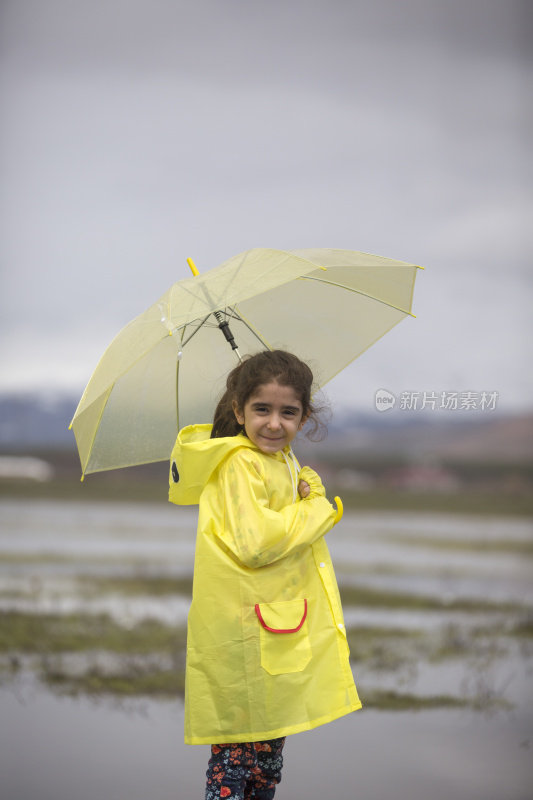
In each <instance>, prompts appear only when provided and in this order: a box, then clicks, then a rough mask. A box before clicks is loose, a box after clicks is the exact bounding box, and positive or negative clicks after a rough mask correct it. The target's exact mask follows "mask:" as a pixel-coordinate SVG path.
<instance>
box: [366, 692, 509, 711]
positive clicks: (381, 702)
mask: <svg viewBox="0 0 533 800" xmlns="http://www.w3.org/2000/svg"><path fill="white" fill-rule="evenodd" d="M362 702H363V707H364V708H373V709H376V710H378V711H428V710H431V709H446V708H469V709H472V710H474V711H492V710H495V709H498V708H503V709H509V708H512V704H511V703H509V702H508V701H507V700H505V699H504V698H502V697H494V696H480V697H458V696H455V695H448V694H437V695H417V694H404V693H401V692H395V691H392V690H383V691H382V690H380V689H375V690H370V691H368V692H365V693H364V696H363V698H362Z"/></svg>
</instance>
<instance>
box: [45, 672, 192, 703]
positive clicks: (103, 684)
mask: <svg viewBox="0 0 533 800" xmlns="http://www.w3.org/2000/svg"><path fill="white" fill-rule="evenodd" d="M41 678H42V680H43V681H44V682H45V683H46V684H47V685H48V686H50V687H51V688H54V689H57V690H59V691H61V692H65V693H67V694H71V695H77V694H90V695H102V694H107V695H109V694H111V695H114V696H118V697H139V696H147V697H165V698H177V697H182V696H183V693H184V690H185V671H184V670H183V669H167V670H151V671H150V672H142V671H140V670H139V669H138V668H137V669H134V670H131V671H124V672H121V673H115V674H108V673H106V672H104V671H103V670H101V669H98V668H92V669H90V670H87V672H85V673H84V674H82V675H71V674H69V673H68V672H66V671H64V670H62V669H60V668H59V669H58V668H46V667H44V668H43V670H42V673H41Z"/></svg>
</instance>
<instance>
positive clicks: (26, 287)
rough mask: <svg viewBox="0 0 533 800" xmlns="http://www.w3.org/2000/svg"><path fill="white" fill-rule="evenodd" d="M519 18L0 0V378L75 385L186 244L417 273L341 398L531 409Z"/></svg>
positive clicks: (211, 256) (513, 14) (499, 10)
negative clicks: (402, 311)
mask: <svg viewBox="0 0 533 800" xmlns="http://www.w3.org/2000/svg"><path fill="white" fill-rule="evenodd" d="M530 15H531V11H529V12H528V4H527V3H526V2H524V3H521V2H515V0H500V1H499V2H498V1H496V0H461V1H459V0H448V2H446V1H445V0H439V2H434V0H420V2H409V1H405V0H404V2H397V1H396V0H390V2H383V1H381V2H380V0H374V2H371V3H370V2H366V1H365V2H359V1H358V0H309V1H308V2H303V1H300V0H298V1H297V2H293V1H292V0H284V1H283V2H282V1H281V0H280V1H279V2H278V0H269V2H263V0H260V1H259V2H252V1H251V0H196V2H187V3H185V2H181V0H94V1H93V2H90V3H89V2H85V1H83V2H82V0H46V2H42V0H3V3H2V5H1V19H0V29H1V37H2V41H1V73H2V75H1V94H0V103H1V107H0V115H1V118H2V123H1V126H2V127H1V157H2V165H1V168H2V188H1V231H0V234H1V235H0V257H1V300H0V313H1V342H2V345H1V347H2V352H1V374H0V390H5V389H25V388H38V387H43V388H47V389H55V388H66V389H69V390H72V391H74V392H75V393H81V391H82V390H83V387H84V385H85V383H86V382H87V380H88V378H89V377H90V374H91V372H92V369H93V368H94V366H95V365H96V362H97V360H98V358H99V356H100V355H101V353H102V351H103V349H104V348H105V346H106V344H107V343H108V342H109V340H110V339H111V338H112V337H113V336H114V335H115V333H116V332H117V331H118V330H119V329H120V328H121V327H122V326H123V325H124V324H125V323H126V322H127V321H128V320H129V319H131V318H132V317H134V316H136V315H137V314H138V313H140V312H141V311H142V310H144V308H145V307H146V306H148V305H150V304H151V303H152V302H153V301H155V300H156V299H157V298H158V297H159V295H161V294H162V293H163V292H164V291H165V290H166V289H167V288H168V286H169V285H170V284H171V283H173V282H174V281H175V280H179V279H180V278H182V277H186V276H187V275H188V267H187V264H186V261H185V259H186V258H187V256H191V257H192V258H193V259H194V260H195V261H196V263H197V265H198V267H199V268H200V270H201V271H206V270H207V269H210V268H211V267H213V266H216V265H217V264H219V263H221V262H222V261H225V260H226V259H227V258H229V257H230V256H232V255H234V254H236V253H239V252H241V251H243V250H246V249H248V248H251V247H262V246H264V247H274V248H280V249H292V248H303V247H337V248H347V249H353V250H362V251H364V252H370V253H378V254H380V255H385V256H388V257H391V258H398V259H401V260H404V261H410V262H412V263H416V264H421V265H424V266H425V267H426V270H425V271H424V272H419V274H418V278H417V286H416V290H415V302H414V311H415V313H416V315H417V319H406V320H405V321H403V322H402V323H401V325H399V326H398V327H397V328H395V329H394V330H393V331H392V332H391V333H389V334H388V335H387V336H386V337H385V338H384V339H383V340H382V341H380V342H379V343H378V344H376V345H375V346H374V347H373V348H372V349H371V350H369V351H368V352H367V353H366V354H365V355H364V356H362V357H361V358H360V359H359V360H358V361H357V362H355V363H354V364H353V365H352V366H351V367H350V368H349V369H348V370H346V371H345V373H343V374H342V375H341V376H340V377H339V378H337V379H336V380H335V381H333V382H332V384H330V388H329V395H330V398H331V399H332V400H333V401H334V402H335V403H338V404H339V405H346V406H350V407H354V408H362V409H365V408H367V409H368V408H370V407H371V405H372V401H373V394H374V392H375V391H376V390H377V389H379V388H386V389H388V390H390V391H392V392H395V393H399V392H401V391H420V392H423V391H427V392H430V391H463V390H465V391H466V390H470V391H474V392H481V391H497V392H498V393H499V401H498V402H499V408H500V409H501V410H504V411H520V410H523V409H526V408H529V409H531V408H532V407H533V382H532V377H531V376H532V374H533V370H532V368H531V356H532V348H531V341H532V338H533V337H532V334H533V331H532V325H531V309H532V300H533V291H532V284H533V266H532V263H531V252H532V242H531V236H530V233H529V230H531V227H532V226H531V219H533V213H532V212H533V208H532V206H533V202H532V195H531V185H532V183H531V145H530V142H531V105H530V87H531V85H533V76H532V64H531V36H530V30H531V28H530V22H531V20H530ZM528 229H529V230H528ZM528 240H529V241H528Z"/></svg>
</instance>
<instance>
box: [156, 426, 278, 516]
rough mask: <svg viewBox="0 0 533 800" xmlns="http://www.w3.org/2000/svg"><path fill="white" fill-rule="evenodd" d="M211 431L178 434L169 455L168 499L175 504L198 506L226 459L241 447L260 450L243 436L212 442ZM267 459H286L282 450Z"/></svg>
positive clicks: (196, 429) (195, 428) (190, 429)
mask: <svg viewBox="0 0 533 800" xmlns="http://www.w3.org/2000/svg"><path fill="white" fill-rule="evenodd" d="M212 428H213V426H212V425H207V424H206V425H188V426H187V427H186V428H183V429H182V430H181V431H180V432H179V434H178V438H177V439H176V443H175V445H174V448H173V450H172V455H171V456H170V464H171V470H170V495H169V499H170V501H171V502H172V503H176V504H177V505H195V504H196V503H199V502H200V495H201V494H202V492H203V490H204V488H205V486H206V484H207V483H208V482H209V479H210V478H211V476H212V475H213V473H214V472H215V470H216V469H217V467H219V466H220V464H221V463H222V462H223V461H224V459H226V458H227V457H228V456H229V455H230V454H231V453H234V452H235V451H236V450H239V449H241V448H248V449H251V450H257V447H256V445H255V444H253V442H251V441H250V439H248V437H247V436H245V435H244V434H238V435H237V436H222V437H219V438H216V439H211V438H210V437H211V430H212ZM284 452H285V454H286V456H287V455H288V454H289V453H291V450H290V448H289V447H286V448H285V450H284ZM265 457H266V458H272V459H274V460H275V461H284V460H286V457H285V458H284V456H283V455H282V452H281V451H280V452H278V453H274V454H269V455H268V456H265ZM289 473H290V469H289Z"/></svg>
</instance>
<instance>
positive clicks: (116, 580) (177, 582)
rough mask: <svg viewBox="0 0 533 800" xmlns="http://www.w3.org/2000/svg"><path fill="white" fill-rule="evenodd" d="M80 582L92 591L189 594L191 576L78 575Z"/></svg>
mask: <svg viewBox="0 0 533 800" xmlns="http://www.w3.org/2000/svg"><path fill="white" fill-rule="evenodd" d="M79 581H80V583H81V584H82V586H84V587H85V588H87V589H89V590H90V591H94V592H98V593H101V592H120V593H121V594H125V595H151V596H158V597H160V596H162V595H167V594H183V595H187V596H189V597H190V596H191V593H192V576H190V575H188V576H185V577H180V578H175V577H171V576H167V575H132V576H128V575H126V576H122V575H120V576H113V577H102V578H94V577H80V578H79Z"/></svg>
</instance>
